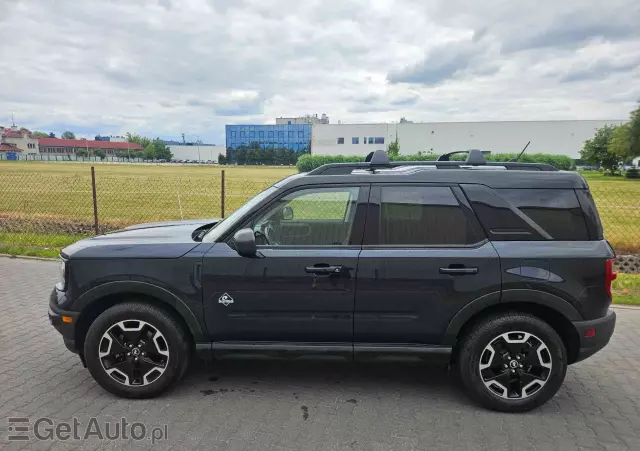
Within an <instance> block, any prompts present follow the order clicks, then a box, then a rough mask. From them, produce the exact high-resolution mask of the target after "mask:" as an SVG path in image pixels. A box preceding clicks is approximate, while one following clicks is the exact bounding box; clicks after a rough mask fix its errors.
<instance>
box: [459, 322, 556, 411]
mask: <svg viewBox="0 0 640 451" xmlns="http://www.w3.org/2000/svg"><path fill="white" fill-rule="evenodd" d="M566 362H567V359H566V350H565V346H564V344H563V342H562V340H561V339H560V337H559V336H558V334H557V333H556V331H555V330H554V329H553V328H552V327H551V326H549V324H547V323H546V322H544V321H542V320H541V319H539V318H537V317H536V316H533V315H530V314H526V313H507V314H499V315H494V316H491V317H488V318H485V319H484V320H481V321H480V322H478V323H477V324H476V325H475V326H474V327H473V328H472V329H471V331H470V332H469V333H468V334H467V335H466V336H465V337H463V339H462V343H461V346H460V351H459V355H458V368H459V371H460V378H461V380H462V382H463V384H464V387H465V389H466V391H467V393H468V394H469V396H470V397H471V398H472V399H474V400H476V401H477V402H479V403H480V404H482V405H483V406H485V407H488V408H490V409H494V410H498V411H502V412H524V411H528V410H531V409H534V408H536V407H538V406H540V405H542V404H544V403H545V402H547V401H548V400H549V399H551V398H552V397H553V396H554V395H555V394H556V392H557V391H558V389H559V388H560V386H561V385H562V382H563V381H564V377H565V374H566V371H567V363H566Z"/></svg>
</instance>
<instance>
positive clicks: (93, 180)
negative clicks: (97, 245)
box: [91, 166, 100, 235]
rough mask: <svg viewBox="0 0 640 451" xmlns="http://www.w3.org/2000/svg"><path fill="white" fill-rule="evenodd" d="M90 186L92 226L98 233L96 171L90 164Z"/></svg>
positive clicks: (97, 233)
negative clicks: (91, 192)
mask: <svg viewBox="0 0 640 451" xmlns="http://www.w3.org/2000/svg"><path fill="white" fill-rule="evenodd" d="M91 188H92V190H93V228H94V230H95V232H96V235H99V234H100V230H99V228H98V196H96V171H95V169H94V168H93V166H91Z"/></svg>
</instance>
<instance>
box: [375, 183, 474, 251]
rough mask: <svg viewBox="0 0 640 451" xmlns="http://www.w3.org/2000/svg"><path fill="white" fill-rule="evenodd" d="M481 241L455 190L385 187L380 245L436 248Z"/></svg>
mask: <svg viewBox="0 0 640 451" xmlns="http://www.w3.org/2000/svg"><path fill="white" fill-rule="evenodd" d="M477 241H478V238H477V236H476V235H475V232H474V231H473V229H472V227H471V225H470V224H469V221H468V220H467V218H466V216H465V214H464V212H463V211H462V209H461V208H460V205H459V203H458V200H457V199H456V197H455V196H454V195H453V192H452V191H451V188H448V187H422V186H393V187H390V186H382V187H381V205H380V244H386V245H409V246H421V245H422V246H434V245H464V244H472V243H475V242H477Z"/></svg>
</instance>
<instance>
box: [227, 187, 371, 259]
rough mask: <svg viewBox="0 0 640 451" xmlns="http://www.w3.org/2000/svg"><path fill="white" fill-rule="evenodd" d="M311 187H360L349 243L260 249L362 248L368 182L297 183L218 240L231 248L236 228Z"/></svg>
mask: <svg viewBox="0 0 640 451" xmlns="http://www.w3.org/2000/svg"><path fill="white" fill-rule="evenodd" d="M313 188H360V190H359V193H358V199H356V211H355V215H354V218H353V225H352V227H351V235H350V236H349V244H326V245H321V244H316V245H270V244H269V245H258V246H257V248H258V250H260V249H285V248H286V249H329V248H340V249H348V248H357V249H361V248H362V243H363V240H364V231H365V226H366V224H365V223H366V220H367V217H368V209H369V197H370V193H371V184H370V183H323V184H317V185H299V186H296V187H292V188H289V189H287V190H284V191H282V192H280V193H277V194H276V195H275V196H274V197H272V198H271V199H269V200H268V201H267V202H265V203H263V204H262V205H261V206H260V207H259V208H258V209H256V210H254V211H250V212H249V213H248V214H247V215H246V216H245V217H244V218H242V219H240V220H239V221H238V222H237V225H236V227H234V228H232V229H231V230H230V231H229V232H227V235H226V236H223V237H220V240H218V242H224V243H226V244H227V245H229V246H230V247H232V248H233V236H234V235H235V233H236V232H237V231H238V230H241V229H243V228H246V227H248V225H249V224H250V223H251V222H253V220H254V219H255V218H256V217H257V216H259V215H261V214H263V213H264V212H265V211H267V210H268V209H270V208H271V207H272V206H273V205H274V204H275V203H276V202H279V201H280V199H282V198H283V197H284V196H287V195H289V194H291V193H294V192H297V191H303V190H309V189H313Z"/></svg>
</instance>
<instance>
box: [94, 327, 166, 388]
mask: <svg viewBox="0 0 640 451" xmlns="http://www.w3.org/2000/svg"><path fill="white" fill-rule="evenodd" d="M98 356H99V358H100V363H101V364H102V368H103V369H104V370H105V372H106V373H107V374H108V375H109V376H110V377H111V378H112V379H113V380H115V381H116V382H118V383H120V384H122V385H127V386H144V385H149V384H151V383H152V382H154V381H155V380H157V379H158V378H159V377H160V376H161V375H162V374H163V373H164V371H165V370H166V369H167V365H168V364H169V345H168V342H167V340H166V338H165V337H164V335H162V333H161V332H160V331H159V330H158V328H156V327H154V326H153V325H151V324H149V323H148V322H146V321H141V320H125V321H119V322H117V323H115V324H113V325H112V326H111V327H109V329H107V331H106V332H105V333H104V334H103V335H102V338H101V339H100V344H99V346H98Z"/></svg>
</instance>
